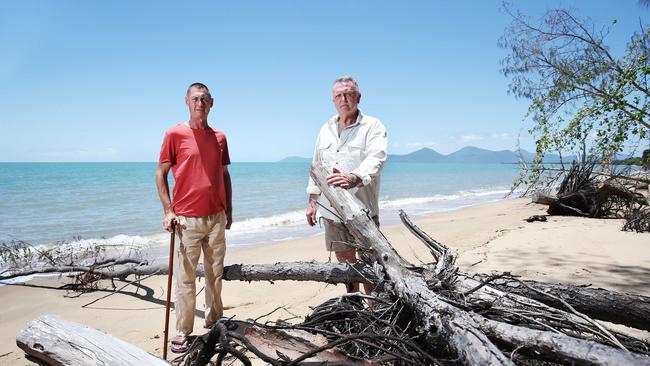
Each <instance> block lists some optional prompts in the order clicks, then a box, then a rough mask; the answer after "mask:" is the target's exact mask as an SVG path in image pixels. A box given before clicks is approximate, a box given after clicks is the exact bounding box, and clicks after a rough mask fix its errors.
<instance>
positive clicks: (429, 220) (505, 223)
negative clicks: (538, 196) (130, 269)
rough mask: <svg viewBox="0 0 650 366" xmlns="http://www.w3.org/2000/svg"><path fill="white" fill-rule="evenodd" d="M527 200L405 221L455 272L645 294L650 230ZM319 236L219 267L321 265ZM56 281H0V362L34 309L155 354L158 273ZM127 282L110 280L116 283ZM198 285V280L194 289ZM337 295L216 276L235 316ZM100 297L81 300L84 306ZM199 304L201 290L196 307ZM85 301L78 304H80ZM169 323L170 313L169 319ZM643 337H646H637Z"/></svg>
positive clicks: (420, 259)
mask: <svg viewBox="0 0 650 366" xmlns="http://www.w3.org/2000/svg"><path fill="white" fill-rule="evenodd" d="M528 202H529V200H528V199H525V198H524V199H521V198H519V199H508V200H501V201H497V202H492V203H484V204H480V205H474V206H470V207H466V208H461V209H458V210H454V211H446V212H439V213H434V214H430V215H426V216H421V217H417V218H413V221H414V222H415V223H416V225H418V226H419V227H420V228H422V229H423V230H424V231H425V232H427V233H428V234H429V235H430V236H431V237H432V238H434V239H436V240H437V241H439V242H441V243H443V244H445V245H447V246H448V247H450V248H451V249H453V250H456V251H458V253H459V258H458V261H457V264H458V266H459V267H460V269H461V270H462V271H466V272H480V273H490V272H493V271H501V272H503V271H510V272H512V273H513V274H517V275H521V276H522V277H523V278H527V279H533V280H539V281H544V282H553V283H555V282H561V283H569V284H591V285H592V286H594V287H604V288H607V289H610V290H614V291H621V292H632V293H638V294H642V295H646V296H649V295H650V288H648V286H647V283H650V268H648V266H647V263H650V250H648V242H650V234H648V233H630V232H623V231H621V230H620V228H621V225H622V221H621V220H602V219H584V218H578V217H557V216H552V217H549V220H548V221H547V222H533V223H527V222H525V221H523V220H524V219H525V218H527V217H529V216H531V215H538V214H544V212H545V209H546V208H545V207H544V206H541V205H534V204H530V203H528ZM382 232H383V233H384V235H385V236H386V237H387V238H388V240H389V242H390V243H391V244H392V245H393V246H394V247H395V249H396V250H397V251H398V252H399V253H400V254H401V255H402V256H403V257H405V259H407V260H409V261H411V262H412V263H414V264H416V265H417V264H421V263H426V262H430V261H431V260H432V259H431V256H430V254H429V252H428V250H427V248H425V247H424V245H423V244H421V243H420V242H419V240H418V239H417V238H415V237H414V236H413V235H412V234H411V233H410V232H408V229H406V228H405V227H404V226H403V225H401V224H395V225H382ZM328 259H329V255H328V252H326V251H325V248H324V242H323V238H322V236H321V235H317V236H312V237H306V238H300V239H293V240H287V241H280V242H275V243H269V244H268V245H262V246H256V247H246V248H229V249H228V253H227V255H226V265H230V264H235V263H246V264H255V263H259V264H261V263H275V262H287V261H309V260H315V261H319V262H327V261H328ZM65 281H66V280H65V279H58V278H57V279H34V280H33V281H30V282H29V283H26V284H18V285H7V286H3V287H0V296H2V298H3V300H4V303H5V307H4V311H3V312H0V324H3V332H2V335H0V337H2V341H1V342H0V355H3V356H0V365H16V364H18V365H23V364H24V365H28V364H29V363H27V362H26V361H25V360H24V359H23V355H22V351H21V350H19V349H18V348H17V347H16V346H15V336H16V334H17V332H18V331H19V330H20V329H22V328H23V327H24V326H25V324H26V323H27V322H28V321H29V320H31V319H33V318H35V317H37V316H40V315H42V314H48V313H53V314H58V315H60V316H62V317H64V318H66V319H68V320H72V321H76V322H79V323H82V324H86V325H88V326H90V327H93V328H97V329H100V330H102V331H104V332H107V333H110V334H112V335H114V336H116V337H118V338H121V339H123V340H125V341H127V342H129V343H133V344H135V345H136V346H138V347H140V348H143V349H144V350H146V351H148V352H151V353H153V354H155V355H157V356H160V355H161V354H162V351H161V346H162V330H163V329H162V328H163V324H164V301H165V300H164V299H165V294H164V289H165V287H166V286H165V283H166V276H153V277H150V278H147V279H144V280H143V281H142V282H141V284H140V285H138V286H137V287H136V286H134V285H130V286H127V287H126V288H125V289H124V290H123V291H121V292H118V293H114V294H113V295H111V296H109V297H106V298H103V299H100V298H101V297H104V296H106V295H109V294H110V293H112V291H111V290H110V287H109V285H110V284H109V283H108V282H105V283H104V285H105V286H106V287H107V288H108V290H102V291H96V292H92V293H85V294H81V295H79V296H77V297H64V295H65V294H66V293H65V291H62V290H56V289H54V288H55V287H58V286H60V285H61V284H62V283H65ZM124 284H126V283H123V282H121V281H116V285H117V287H118V288H119V287H121V286H123V285H124ZM201 286H202V281H201V282H199V283H198V284H197V290H198V289H200V288H201ZM343 292H344V287H343V285H338V286H334V285H326V284H322V283H313V282H296V281H277V282H275V283H268V282H263V283H262V282H252V283H247V282H239V281H237V282H234V281H232V282H231V281H224V290H223V299H224V306H225V310H224V315H226V316H235V317H236V318H238V319H246V318H257V317H259V316H262V315H264V314H268V313H272V312H273V311H274V310H276V309H279V310H277V311H275V312H273V313H272V314H271V315H270V316H267V317H266V318H263V319H273V320H275V319H288V318H294V319H295V317H298V318H300V317H303V316H304V315H306V314H307V313H308V312H309V307H310V306H315V305H318V304H320V303H322V302H324V301H325V300H327V299H330V298H332V297H335V296H337V295H340V294H342V293H343ZM98 299H100V300H99V301H97V302H95V303H93V304H91V305H88V304H89V303H91V302H93V301H95V300H98ZM200 304H202V296H199V298H198V300H197V307H199V306H200ZM84 305H86V306H84ZM197 315H198V316H197V319H196V322H195V325H196V327H195V333H198V334H201V333H202V331H203V329H201V328H200V324H201V321H202V320H201V315H202V312H200V311H197ZM171 319H172V324H171V326H172V327H173V322H174V316H173V315H172V317H171ZM642 336H643V337H645V338H648V335H647V333H646V334H645V335H642Z"/></svg>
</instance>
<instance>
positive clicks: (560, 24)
mask: <svg viewBox="0 0 650 366" xmlns="http://www.w3.org/2000/svg"><path fill="white" fill-rule="evenodd" d="M503 8H504V11H505V12H506V13H507V14H509V15H510V16H511V17H512V22H511V24H510V25H509V26H508V27H507V28H506V30H505V32H504V35H503V36H502V37H501V38H500V40H499V45H500V46H501V47H503V48H504V49H506V50H507V51H508V55H507V56H506V57H505V58H504V59H503V60H502V61H501V65H502V69H501V70H502V73H503V74H504V75H505V76H506V77H507V78H509V80H510V84H509V92H510V93H511V94H513V95H514V96H515V97H516V98H522V99H527V100H528V101H530V105H529V107H528V112H527V115H526V119H530V120H532V127H531V128H530V129H529V131H528V132H529V133H530V134H531V135H532V136H533V138H534V139H535V144H536V151H535V153H536V158H535V159H534V160H533V162H532V164H530V165H528V166H526V169H525V173H524V174H523V175H522V177H521V178H520V179H519V183H531V182H534V181H537V180H538V179H539V178H540V175H542V173H543V171H544V166H543V163H542V162H543V159H544V156H545V155H547V154H549V153H557V154H559V155H560V156H562V157H564V158H567V157H570V158H574V157H577V158H578V159H581V160H583V161H585V160H587V159H588V157H590V156H591V157H597V158H598V159H599V160H600V163H601V164H602V165H603V166H609V165H611V164H612V162H613V161H614V160H615V157H616V154H619V153H621V152H623V151H630V150H635V149H637V148H639V147H640V148H643V147H645V146H647V144H648V142H649V139H650V104H649V102H650V87H649V85H648V79H649V77H650V60H649V59H650V52H649V45H650V30H649V29H648V28H647V27H646V26H645V25H644V24H643V22H642V21H640V22H639V25H638V30H637V31H635V32H634V33H633V34H631V35H629V41H628V42H627V45H626V47H625V48H623V49H620V48H619V47H611V46H610V45H608V43H607V36H608V35H609V33H610V31H611V30H613V29H614V28H615V27H617V26H618V25H619V24H618V22H617V20H616V19H612V21H611V23H610V24H609V25H598V24H595V23H593V22H592V21H591V20H590V19H588V18H580V17H579V16H578V15H577V12H576V11H574V10H566V9H552V10H549V11H547V12H546V13H545V14H544V15H543V16H542V17H541V19H538V20H535V19H532V18H531V17H529V16H527V15H525V14H523V13H521V12H520V11H516V10H514V9H513V8H512V7H511V6H510V5H508V4H506V5H504V7H503Z"/></svg>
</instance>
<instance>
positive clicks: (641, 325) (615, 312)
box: [474, 275, 650, 331]
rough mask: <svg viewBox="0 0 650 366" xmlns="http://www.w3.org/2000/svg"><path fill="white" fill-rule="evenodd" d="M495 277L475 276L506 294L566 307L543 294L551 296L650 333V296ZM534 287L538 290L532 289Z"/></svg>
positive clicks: (589, 312)
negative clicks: (514, 294)
mask: <svg viewBox="0 0 650 366" xmlns="http://www.w3.org/2000/svg"><path fill="white" fill-rule="evenodd" d="M494 277H495V276H488V275H475V276H474V278H476V279H478V280H480V281H490V282H489V283H490V286H492V287H494V288H496V289H499V290H501V291H504V292H509V293H516V294H518V295H521V296H524V297H528V298H531V299H535V300H537V301H539V302H542V303H544V304H547V305H550V306H554V307H562V306H563V304H562V303H561V302H560V301H558V300H556V299H554V298H553V297H550V296H545V295H544V294H542V293H547V294H551V295H554V296H555V297H559V298H562V299H563V300H564V301H566V302H567V303H569V304H570V305H571V306H573V307H574V308H575V309H576V310H578V311H579V312H581V313H585V314H587V315H589V316H590V317H593V318H596V319H600V320H605V321H608V322H611V323H616V324H623V325H626V326H629V327H632V328H637V329H641V330H648V331H650V297H647V296H642V295H636V294H626V293H620V292H614V291H609V290H605V289H602V288H591V287H581V286H570V285H563V284H548V283H543V282H538V281H530V280H519V279H513V278H511V277H510V278H509V277H508V276H506V277H502V278H497V279H494V280H490V279H491V278H494ZM531 287H532V288H535V289H537V290H538V291H535V290H533V289H531ZM540 292H542V293H540Z"/></svg>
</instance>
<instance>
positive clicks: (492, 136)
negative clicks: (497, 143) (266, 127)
mask: <svg viewBox="0 0 650 366" xmlns="http://www.w3.org/2000/svg"><path fill="white" fill-rule="evenodd" d="M450 138H451V139H453V140H457V141H460V142H463V143H468V142H476V141H483V140H513V139H516V138H517V136H516V135H514V134H511V133H507V132H492V133H488V134H480V133H467V134H464V135H454V136H450Z"/></svg>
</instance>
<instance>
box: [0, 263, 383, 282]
mask: <svg viewBox="0 0 650 366" xmlns="http://www.w3.org/2000/svg"><path fill="white" fill-rule="evenodd" d="M37 273H61V274H64V275H69V274H72V275H75V274H76V273H88V274H93V275H95V277H94V279H95V280H101V279H112V278H118V279H125V278H127V277H128V276H132V275H133V276H149V275H166V274H168V273H169V267H168V265H167V264H157V265H129V266H123V267H117V268H113V269H111V268H101V269H95V268H93V267H89V266H50V267H44V268H42V269H40V270H35V269H29V270H26V271H22V272H14V273H12V274H10V275H5V276H0V281H2V280H7V279H12V278H16V277H21V276H29V275H33V274H37ZM196 273H197V276H200V277H204V276H205V272H204V271H203V265H202V264H199V267H198V268H197V272H196ZM223 279H224V280H226V281H248V282H250V281H289V280H291V281H318V282H324V283H331V284H338V283H349V282H363V283H372V282H373V281H376V275H375V273H374V272H373V271H372V269H371V268H370V267H369V266H367V265H366V264H365V263H363V262H357V263H354V264H351V265H350V264H341V263H318V262H277V263H274V264H232V265H229V266H225V267H224V273H223Z"/></svg>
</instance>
